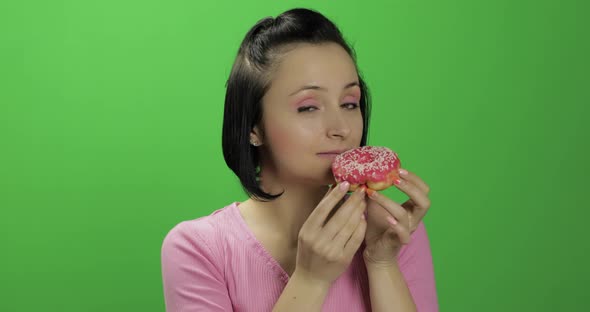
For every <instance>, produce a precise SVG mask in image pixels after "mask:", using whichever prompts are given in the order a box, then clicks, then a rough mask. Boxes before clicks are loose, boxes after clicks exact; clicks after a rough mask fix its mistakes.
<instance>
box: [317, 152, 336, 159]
mask: <svg viewBox="0 0 590 312" xmlns="http://www.w3.org/2000/svg"><path fill="white" fill-rule="evenodd" d="M338 155H339V153H319V154H318V156H320V157H322V158H329V159H334V158H336V156H338Z"/></svg>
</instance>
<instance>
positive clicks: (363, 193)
mask: <svg viewBox="0 0 590 312" xmlns="http://www.w3.org/2000/svg"><path fill="white" fill-rule="evenodd" d="M366 190H367V188H366V187H364V186H361V187H359V188H358V189H357V190H356V191H357V192H358V193H359V195H360V196H361V198H365V191H366Z"/></svg>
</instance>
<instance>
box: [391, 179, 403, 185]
mask: <svg viewBox="0 0 590 312" xmlns="http://www.w3.org/2000/svg"><path fill="white" fill-rule="evenodd" d="M393 183H394V184H395V185H400V184H402V180H400V179H395V181H393Z"/></svg>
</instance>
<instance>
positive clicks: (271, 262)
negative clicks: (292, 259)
mask: <svg viewBox="0 0 590 312" xmlns="http://www.w3.org/2000/svg"><path fill="white" fill-rule="evenodd" d="M240 204H241V203H240V202H234V203H233V204H232V205H231V206H230V211H231V212H232V215H233V216H234V218H235V219H236V220H237V223H238V225H239V226H240V227H241V229H242V231H243V232H244V233H245V234H246V235H245V236H246V239H247V240H248V241H249V242H250V243H251V244H252V246H253V247H254V250H256V251H257V252H258V254H259V255H260V256H262V258H263V259H264V260H265V261H266V263H267V264H268V266H269V267H270V268H271V269H272V270H273V271H275V273H276V274H277V275H278V276H279V277H280V278H281V280H282V281H283V282H284V283H287V282H288V281H289V274H287V272H285V270H284V269H283V268H282V267H281V265H280V264H279V262H278V261H277V260H276V259H275V258H273V257H272V255H271V254H270V252H268V250H266V248H264V246H263V245H262V243H260V241H259V240H258V239H257V238H256V236H254V233H253V232H252V230H250V228H249V227H248V224H246V221H245V220H244V218H243V217H242V214H241V213H240V210H239V209H238V205H240Z"/></svg>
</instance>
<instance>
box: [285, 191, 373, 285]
mask: <svg viewBox="0 0 590 312" xmlns="http://www.w3.org/2000/svg"><path fill="white" fill-rule="evenodd" d="M349 187H350V186H349V184H348V182H343V183H340V184H339V185H337V186H336V187H334V188H333V189H332V190H330V191H329V192H328V193H327V195H326V196H324V198H323V199H322V200H321V201H320V203H319V204H318V205H317V207H316V208H315V209H314V210H313V211H312V213H311V214H310V215H309V218H308V219H307V220H306V221H305V223H304V224H303V226H302V227H301V230H300V231H299V238H298V245H297V260H296V267H295V271H294V273H293V274H294V275H295V274H297V275H298V276H300V277H303V278H304V279H306V280H308V281H312V282H319V283H325V284H326V285H331V284H332V282H333V281H334V280H336V279H337V278H338V277H339V276H340V275H341V274H342V273H343V272H344V271H345V270H346V269H347V268H348V266H349V265H350V263H351V261H352V259H353V257H354V255H355V253H356V252H357V250H358V248H359V247H360V245H361V243H362V242H363V240H364V238H365V230H366V228H367V222H366V221H365V219H364V218H363V216H364V212H365V209H366V207H367V203H366V200H365V188H364V187H362V188H358V189H357V190H356V191H355V192H354V193H353V194H352V195H351V196H350V197H349V198H348V199H346V200H345V201H344V203H343V204H342V206H340V207H339V208H338V210H337V211H336V213H334V214H333V216H332V217H331V218H329V220H327V219H328V216H329V215H330V213H331V211H332V210H333V209H334V208H335V207H336V206H337V205H338V203H339V202H340V201H341V200H342V199H343V198H344V196H345V195H346V193H347V192H348V188H349ZM326 220H327V222H326Z"/></svg>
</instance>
